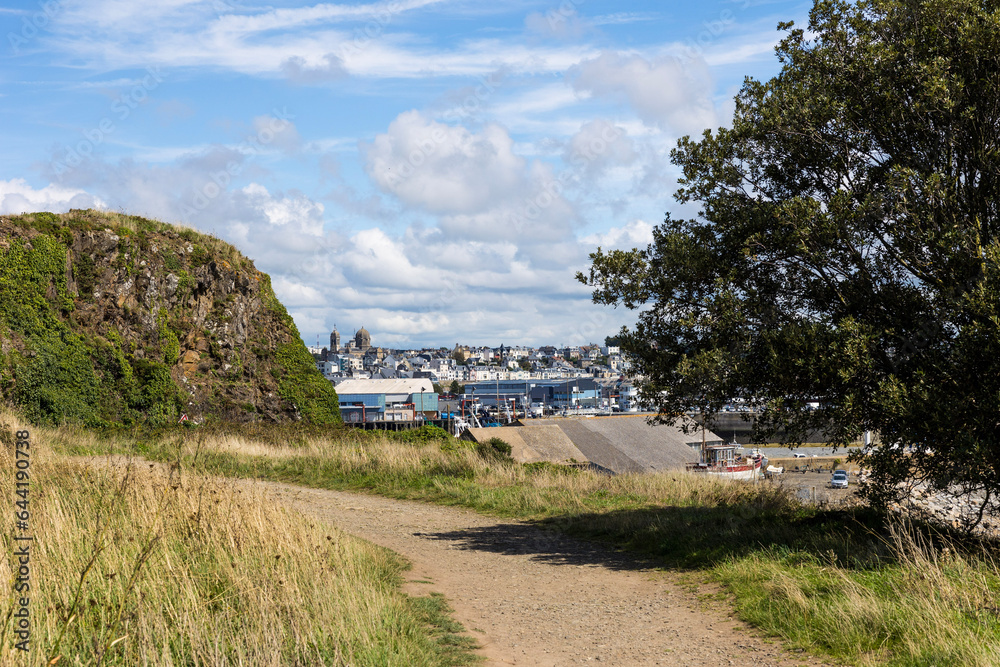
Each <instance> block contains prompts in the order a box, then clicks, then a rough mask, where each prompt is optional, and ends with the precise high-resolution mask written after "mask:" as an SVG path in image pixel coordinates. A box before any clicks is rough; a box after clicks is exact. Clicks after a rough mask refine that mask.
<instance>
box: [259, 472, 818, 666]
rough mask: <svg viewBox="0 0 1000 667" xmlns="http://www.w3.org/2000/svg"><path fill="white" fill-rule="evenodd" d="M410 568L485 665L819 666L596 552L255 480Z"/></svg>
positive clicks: (510, 524)
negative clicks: (444, 602) (449, 611)
mask: <svg viewBox="0 0 1000 667" xmlns="http://www.w3.org/2000/svg"><path fill="white" fill-rule="evenodd" d="M259 484H260V485H261V486H262V487H263V488H265V489H269V490H270V491H271V492H273V493H274V494H275V495H276V496H277V497H278V498H279V499H280V501H281V502H282V503H283V504H286V505H288V506H290V507H293V508H295V509H297V510H299V511H301V512H303V513H305V514H307V515H312V516H316V517H318V518H322V519H326V520H329V521H331V522H333V523H335V524H336V525H338V526H339V527H341V528H342V529H344V530H345V531H347V532H348V533H351V534H353V535H356V536H358V537H362V538H364V539H367V540H369V541H371V542H374V543H376V544H380V545H383V546H385V547H388V548H390V549H392V550H393V551H396V552H397V553H400V554H402V555H403V556H405V557H406V558H408V559H409V560H410V561H411V562H412V563H413V569H412V570H411V571H410V572H408V573H407V578H408V579H409V582H408V583H407V585H406V590H407V592H409V593H412V594H416V595H426V594H428V593H431V592H439V593H443V594H444V595H445V596H446V597H447V598H448V601H449V603H450V604H451V605H452V606H453V607H454V608H455V617H456V618H457V620H459V621H461V622H462V623H463V624H464V625H465V627H466V628H467V629H469V631H470V634H471V635H472V636H473V637H475V638H476V639H477V640H478V641H479V643H480V644H481V645H482V649H481V653H482V654H483V655H484V656H486V658H487V661H488V662H487V664H489V665H540V666H542V665H576V664H595V663H599V664H605V665H623V666H632V665H635V666H639V665H677V666H685V667H686V666H689V665H690V666H702V665H705V666H707V665H713V666H714V665H755V666H759V665H774V666H782V667H785V666H792V665H796V666H798V665H819V664H826V663H821V662H819V661H816V660H813V659H810V658H808V657H807V656H804V655H801V654H795V653H789V652H787V651H785V650H784V649H783V648H782V647H781V646H780V644H778V643H772V642H768V641H765V640H761V639H759V638H757V637H756V636H755V635H754V633H753V632H752V631H750V630H748V629H747V628H746V627H745V626H744V625H743V624H742V623H740V622H739V621H736V620H734V619H733V618H732V617H731V616H730V615H728V609H726V604H725V603H723V602H720V603H712V604H711V605H710V607H711V608H706V607H707V605H704V604H702V603H700V602H699V601H698V599H697V596H696V595H695V594H693V593H691V592H688V591H687V590H686V589H685V588H683V587H682V586H681V585H680V583H679V576H678V575H676V574H673V573H664V572H657V571H656V570H654V569H653V568H652V567H650V566H649V565H648V564H645V563H643V562H641V561H639V560H636V559H635V558H633V557H630V556H627V555H623V554H620V553H616V552H614V551H611V550H609V549H607V548H604V547H602V546H600V545H594V544H591V543H587V542H582V541H577V540H573V539H570V538H566V537H563V536H560V535H555V534H550V533H547V532H545V531H542V530H539V529H537V528H535V527H533V526H530V525H527V524H523V523H519V522H514V521H505V520H498V519H494V518H490V517H484V516H480V515H478V514H475V513H474V512H471V511H468V510H463V509H456V508H452V507H441V506H437V505H429V504H423V503H416V502H407V501H399V500H389V499H386V498H380V497H375V496H367V495H361V494H353V493H343V492H337V491H325V490H318V489H308V488H301V487H296V486H290V485H284V484H274V483H268V482H259Z"/></svg>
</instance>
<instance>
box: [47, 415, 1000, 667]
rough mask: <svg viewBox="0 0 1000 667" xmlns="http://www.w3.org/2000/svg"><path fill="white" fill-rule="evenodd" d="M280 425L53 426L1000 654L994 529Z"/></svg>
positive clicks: (778, 621) (839, 637)
mask: <svg viewBox="0 0 1000 667" xmlns="http://www.w3.org/2000/svg"><path fill="white" fill-rule="evenodd" d="M278 433H279V434H278V436H277V437H275V434H274V433H271V434H270V435H269V434H267V433H260V434H255V435H249V436H248V435H238V434H234V433H217V434H207V433H190V434H173V435H168V436H166V437H158V438H151V439H147V438H126V437H119V438H98V437H96V436H87V437H85V438H83V439H81V438H80V437H79V436H77V435H74V436H72V437H70V435H68V432H65V431H53V432H51V433H50V439H51V441H52V442H53V443H54V444H55V445H56V446H57V447H60V448H62V449H63V450H65V451H67V452H70V453H77V454H97V453H104V452H110V451H114V452H119V453H127V452H132V453H139V454H142V455H143V456H147V457H150V458H153V459H158V460H164V461H166V460H174V459H178V458H179V459H180V460H183V461H186V462H187V464H188V465H191V466H194V467H196V468H198V469H199V470H202V471H204V472H210V473H213V474H220V475H226V476H235V477H253V478H263V479H271V480H278V481H286V482H294V483H298V484H303V485H308V486H314V487H320V488H334V489H355V490H366V491H371V492H375V493H379V494H383V495H387V496H391V497H397V498H412V499H421V500H427V501H432V502H438V503H446V504H456V505H463V506H466V507H470V508H474V509H476V510H479V511H481V512H486V513H491V514H495V515H499V516H506V517H517V518H521V519H527V520H531V521H535V522H537V523H538V524H539V525H540V526H542V527H547V528H550V529H554V530H559V531H563V532H567V533H570V534H574V535H580V536H585V537H590V538H596V539H601V540H605V541H608V542H610V543H612V544H615V545H617V546H622V547H626V548H629V549H633V550H636V551H639V552H641V553H644V554H649V555H651V556H654V557H655V558H656V559H657V560H658V561H659V562H662V563H664V564H666V565H669V566H672V567H675V568H681V569H684V570H687V571H691V572H695V573H701V574H705V575H708V576H709V577H711V578H713V579H715V580H717V581H720V582H722V583H723V584H725V586H726V587H727V589H728V590H729V591H730V592H731V593H732V595H733V598H734V604H735V606H736V608H737V609H738V611H739V613H740V615H741V616H742V617H743V618H744V619H746V620H748V621H749V622H751V623H753V624H754V625H756V626H758V627H760V628H762V629H763V630H764V631H766V632H769V633H772V634H774V635H776V636H780V637H782V638H784V639H785V640H786V641H787V642H789V643H790V645H792V646H795V647H801V648H805V649H808V650H810V651H815V652H818V653H820V654H826V655H829V656H831V657H833V658H835V659H837V660H839V661H842V662H846V663H851V664H857V665H876V664H878V665H898V666H917V665H920V666H930V665H970V666H973V665H974V666H978V665H982V666H986V665H996V664H1000V621H998V618H1000V616H998V610H1000V569H998V567H997V564H996V562H995V561H994V560H993V557H992V555H991V554H992V553H993V551H992V550H993V548H994V545H992V544H987V543H977V542H973V541H962V540H960V539H958V538H957V537H955V536H942V535H939V534H936V533H934V532H933V531H932V530H930V529H928V528H927V527H922V526H914V525H907V526H900V525H898V524H894V523H892V522H891V521H887V520H886V519H885V518H884V517H882V516H880V515H879V514H877V513H874V512H871V511H865V510H859V509H855V510H837V511H832V510H821V509H817V508H810V507H804V506H802V505H801V504H799V503H798V502H797V501H795V500H794V499H793V498H791V497H790V496H789V495H788V494H787V493H786V492H784V491H783V490H781V489H780V488H777V487H774V486H771V485H768V484H761V485H757V486H752V485H741V484H732V483H726V482H721V481H713V480H709V479H704V478H700V477H695V476H691V475H686V474H678V473H662V474H653V475H636V476H632V475H623V476H617V477H606V476H602V475H598V474H594V473H590V472H586V471H578V470H572V469H567V468H563V467H559V466H552V465H531V466H521V465H515V464H512V463H510V462H504V460H503V459H502V457H499V456H495V455H492V454H488V455H484V454H483V453H482V452H477V451H475V450H470V449H465V448H463V447H461V446H456V445H455V444H454V443H453V442H452V443H448V444H445V443H444V442H441V441H434V440H426V441H421V440H420V439H412V440H411V441H410V442H400V441H399V440H396V439H393V438H389V437H386V436H378V435H371V434H365V433H359V432H351V431H348V432H336V433H334V434H333V435H327V436H323V435H318V434H315V433H314V434H304V435H295V434H294V433H288V432H278ZM521 546H522V547H523V546H524V545H521ZM537 548H538V549H539V550H544V549H546V548H551V546H550V545H547V544H546V542H545V541H544V540H543V541H540V542H539V543H538V544H537Z"/></svg>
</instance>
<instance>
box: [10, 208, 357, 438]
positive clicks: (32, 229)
mask: <svg viewBox="0 0 1000 667" xmlns="http://www.w3.org/2000/svg"><path fill="white" fill-rule="evenodd" d="M0 392H2V395H3V398H4V399H5V400H7V401H8V402H11V403H14V404H15V405H17V406H18V407H19V408H20V409H22V410H23V411H24V412H25V413H26V415H27V416H28V417H29V418H30V419H32V420H35V421H39V422H49V423H52V422H60V421H63V420H68V421H74V422H82V423H86V424H90V425H96V426H100V425H107V424H126V425H127V424H133V423H147V424H154V425H156V424H167V423H175V422H177V421H178V420H180V419H181V416H182V415H184V414H186V415H188V418H189V419H190V420H198V421H200V420H201V419H208V420H221V421H235V422H248V421H256V420H266V421H273V422H283V421H293V420H300V419H301V420H306V421H309V422H312V423H317V424H330V423H335V422H337V421H339V419H340V414H339V408H338V403H337V395H336V393H335V391H334V389H333V386H332V385H331V384H330V383H329V382H327V381H326V380H325V379H323V377H322V375H320V373H319V372H318V371H317V370H316V367H315V364H314V363H313V359H312V356H311V355H310V354H309V352H308V351H307V350H306V348H305V346H304V345H303V343H302V340H301V338H300V337H299V333H298V331H297V330H296V328H295V324H294V323H293V322H292V319H291V317H289V315H288V313H287V312H286V311H285V308H284V307H283V306H282V305H281V303H280V302H279V301H278V300H277V298H276V297H275V295H274V292H273V290H272V289H271V284H270V279H269V277H268V276H267V274H264V273H261V272H260V271H258V270H257V269H256V268H255V267H254V265H253V262H252V261H250V260H249V259H247V258H246V257H244V256H242V255H241V254H240V253H239V252H238V251H237V250H236V249H235V248H233V247H232V246H230V245H228V244H226V243H224V242H222V241H220V240H218V239H216V238H214V237H211V236H207V235H204V234H200V233H198V232H195V231H193V230H190V229H182V228H175V227H171V226H170V225H166V224H163V223H160V222H156V221H153V220H146V219H143V218H138V217H134V216H124V215H120V214H114V213H103V212H97V211H77V210H74V211H70V212H69V213H66V214H62V215H56V214H52V213H35V214H29V215H22V216H4V217H0Z"/></svg>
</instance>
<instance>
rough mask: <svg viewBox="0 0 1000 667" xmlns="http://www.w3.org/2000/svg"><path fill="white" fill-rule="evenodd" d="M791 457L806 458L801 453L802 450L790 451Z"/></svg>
mask: <svg viewBox="0 0 1000 667" xmlns="http://www.w3.org/2000/svg"><path fill="white" fill-rule="evenodd" d="M792 458H793V459H804V458H806V455H805V454H803V453H802V452H792Z"/></svg>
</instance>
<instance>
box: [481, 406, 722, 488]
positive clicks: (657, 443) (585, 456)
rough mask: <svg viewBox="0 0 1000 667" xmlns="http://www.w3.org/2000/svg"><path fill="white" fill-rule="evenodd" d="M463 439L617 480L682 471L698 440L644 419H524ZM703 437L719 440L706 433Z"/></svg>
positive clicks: (692, 458)
mask: <svg viewBox="0 0 1000 667" xmlns="http://www.w3.org/2000/svg"><path fill="white" fill-rule="evenodd" d="M466 437H469V438H471V439H473V440H475V441H477V442H482V441H484V440H488V439H490V438H493V437H496V438H500V439H502V440H504V441H505V442H507V444H509V445H510V446H511V455H512V456H513V457H514V460H515V461H519V462H521V463H534V462H536V461H550V462H552V463H570V462H572V461H576V462H579V463H592V464H596V465H598V466H600V467H602V468H606V469H608V470H611V471H613V472H616V473H619V474H622V473H638V472H652V471H655V470H678V469H683V468H684V464H686V463H689V462H692V461H697V460H698V450H697V448H696V447H692V446H691V445H690V444H689V443H694V444H698V443H700V442H701V435H700V434H691V435H685V434H684V433H683V432H682V431H681V430H680V429H678V428H674V427H672V426H665V425H657V426H650V425H649V424H647V423H646V418H645V417H642V416H634V415H625V416H611V417H562V418H554V419H529V420H527V421H525V422H523V425H522V426H505V427H502V428H476V429H469V431H468V435H467V436H466ZM705 437H706V439H708V440H710V441H711V440H716V441H717V440H722V438H720V437H719V436H717V435H715V434H714V433H712V432H711V431H709V432H707V433H706V435H705Z"/></svg>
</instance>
